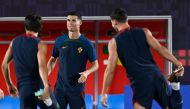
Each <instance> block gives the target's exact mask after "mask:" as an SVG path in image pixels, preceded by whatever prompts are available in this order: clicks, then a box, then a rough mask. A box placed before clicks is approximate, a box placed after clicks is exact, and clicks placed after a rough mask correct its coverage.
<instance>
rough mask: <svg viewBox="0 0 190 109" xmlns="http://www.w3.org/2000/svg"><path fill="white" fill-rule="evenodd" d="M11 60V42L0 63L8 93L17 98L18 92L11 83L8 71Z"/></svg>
mask: <svg viewBox="0 0 190 109" xmlns="http://www.w3.org/2000/svg"><path fill="white" fill-rule="evenodd" d="M12 59H13V54H12V42H11V43H10V45H9V48H8V49H7V51H6V54H5V57H4V59H3V62H2V72H3V75H4V78H5V81H6V84H7V88H8V92H9V94H10V95H11V96H12V97H17V96H18V90H17V88H16V86H15V85H14V84H13V83H12V80H11V77H10V70H9V65H10V63H11V61H12Z"/></svg>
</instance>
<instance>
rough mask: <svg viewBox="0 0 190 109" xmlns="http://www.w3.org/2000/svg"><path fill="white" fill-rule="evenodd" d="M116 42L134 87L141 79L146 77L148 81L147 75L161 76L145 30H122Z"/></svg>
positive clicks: (121, 59)
mask: <svg viewBox="0 0 190 109" xmlns="http://www.w3.org/2000/svg"><path fill="white" fill-rule="evenodd" d="M115 40H116V45H117V53H118V57H119V59H120V61H121V63H122V64H123V66H124V67H125V69H126V72H127V76H128V78H129V80H130V81H131V84H132V85H133V83H134V82H135V81H136V80H138V79H140V78H141V79H142V78H143V79H144V77H145V79H147V80H148V78H146V76H147V75H159V76H161V72H160V70H159V69H158V67H157V65H156V64H155V61H154V59H153V57H152V54H151V51H150V48H149V45H148V43H147V41H146V36H145V33H144V31H143V29H141V28H133V29H125V30H122V31H120V32H119V33H118V34H117V35H116V37H115ZM152 72H153V73H152ZM150 73H151V74H150Z"/></svg>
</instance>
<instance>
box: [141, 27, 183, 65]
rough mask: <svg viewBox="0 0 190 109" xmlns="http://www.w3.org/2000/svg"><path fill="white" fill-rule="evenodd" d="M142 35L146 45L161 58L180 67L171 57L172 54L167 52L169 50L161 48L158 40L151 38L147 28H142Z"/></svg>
mask: <svg viewBox="0 0 190 109" xmlns="http://www.w3.org/2000/svg"><path fill="white" fill-rule="evenodd" d="M144 33H145V36H146V40H147V42H148V45H149V46H150V47H151V48H153V49H154V50H156V51H157V52H158V53H159V54H160V55H161V56H162V57H164V58H165V59H167V60H168V61H170V62H172V63H173V64H175V65H176V66H182V64H181V63H180V62H179V61H178V60H177V59H176V58H175V57H174V56H173V55H172V53H170V52H169V50H168V49H167V48H166V47H164V46H162V45H161V44H160V43H159V42H158V40H156V39H155V38H154V37H153V36H152V33H151V32H150V30H148V29H147V28H144Z"/></svg>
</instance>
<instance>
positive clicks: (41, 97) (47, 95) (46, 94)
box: [38, 87, 50, 101]
mask: <svg viewBox="0 0 190 109" xmlns="http://www.w3.org/2000/svg"><path fill="white" fill-rule="evenodd" d="M49 97H50V94H49V87H47V88H44V92H43V95H41V96H39V97H38V99H40V100H43V101H45V99H48V98H49Z"/></svg>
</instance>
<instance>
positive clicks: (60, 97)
mask: <svg viewBox="0 0 190 109" xmlns="http://www.w3.org/2000/svg"><path fill="white" fill-rule="evenodd" d="M54 95H55V98H56V100H57V102H58V104H59V106H60V109H66V108H67V105H68V99H67V97H66V94H65V93H64V91H63V90H62V89H61V88H58V87H55V89H54Z"/></svg>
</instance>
